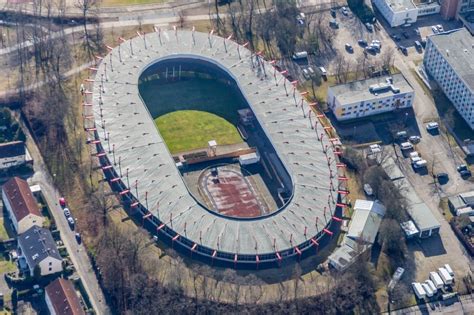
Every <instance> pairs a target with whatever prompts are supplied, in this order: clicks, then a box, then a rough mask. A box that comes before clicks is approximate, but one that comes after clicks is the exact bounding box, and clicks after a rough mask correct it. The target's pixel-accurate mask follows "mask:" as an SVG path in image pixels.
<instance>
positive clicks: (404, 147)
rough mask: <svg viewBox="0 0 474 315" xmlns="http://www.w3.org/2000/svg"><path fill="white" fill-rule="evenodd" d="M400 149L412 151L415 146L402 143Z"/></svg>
mask: <svg viewBox="0 0 474 315" xmlns="http://www.w3.org/2000/svg"><path fill="white" fill-rule="evenodd" d="M400 149H402V150H411V149H413V144H411V143H410V142H402V143H400Z"/></svg>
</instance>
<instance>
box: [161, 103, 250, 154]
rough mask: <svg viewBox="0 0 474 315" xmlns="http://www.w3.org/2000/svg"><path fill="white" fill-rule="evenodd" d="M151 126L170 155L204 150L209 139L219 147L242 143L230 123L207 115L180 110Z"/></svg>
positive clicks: (163, 117) (164, 116)
mask: <svg viewBox="0 0 474 315" xmlns="http://www.w3.org/2000/svg"><path fill="white" fill-rule="evenodd" d="M155 124H156V126H157V127H158V130H159V131H160V134H161V136H162V137H163V139H164V140H165V142H166V145H167V146H168V149H169V150H170V152H171V153H172V154H174V153H177V152H183V151H189V150H194V149H200V148H207V145H208V144H207V142H208V141H209V140H216V141H217V144H219V145H225V144H234V143H239V142H242V138H241V137H240V133H239V131H238V130H237V128H236V127H235V126H234V125H233V124H232V123H230V122H228V121H227V120H225V119H224V118H222V117H219V116H217V115H214V114H211V113H209V112H202V111H196V110H180V111H177V112H172V113H169V114H166V115H163V116H160V117H158V118H156V119H155Z"/></svg>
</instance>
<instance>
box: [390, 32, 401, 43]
mask: <svg viewBox="0 0 474 315" xmlns="http://www.w3.org/2000/svg"><path fill="white" fill-rule="evenodd" d="M390 37H391V38H392V39H393V40H394V41H396V42H399V41H400V40H401V39H402V38H401V37H400V36H398V35H397V34H392V35H390Z"/></svg>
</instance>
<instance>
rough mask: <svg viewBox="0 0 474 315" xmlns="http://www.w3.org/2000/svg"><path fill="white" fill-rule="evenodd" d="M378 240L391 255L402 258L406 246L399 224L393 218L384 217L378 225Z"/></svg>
mask: <svg viewBox="0 0 474 315" xmlns="http://www.w3.org/2000/svg"><path fill="white" fill-rule="evenodd" d="M379 242H380V244H381V245H382V248H383V250H384V251H385V252H386V253H387V254H389V255H390V256H392V257H398V258H402V259H403V258H404V257H405V254H406V251H407V248H406V245H405V242H404V237H403V232H402V229H401V227H400V224H399V223H398V222H397V221H396V220H394V219H384V220H383V221H382V224H381V225H380V230H379Z"/></svg>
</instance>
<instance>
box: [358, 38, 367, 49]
mask: <svg viewBox="0 0 474 315" xmlns="http://www.w3.org/2000/svg"><path fill="white" fill-rule="evenodd" d="M357 43H358V44H359V46H361V47H367V45H368V44H367V41H366V40H364V39H359V40H358V41H357Z"/></svg>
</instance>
